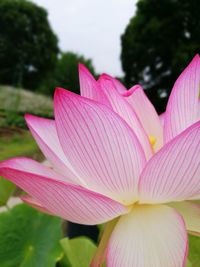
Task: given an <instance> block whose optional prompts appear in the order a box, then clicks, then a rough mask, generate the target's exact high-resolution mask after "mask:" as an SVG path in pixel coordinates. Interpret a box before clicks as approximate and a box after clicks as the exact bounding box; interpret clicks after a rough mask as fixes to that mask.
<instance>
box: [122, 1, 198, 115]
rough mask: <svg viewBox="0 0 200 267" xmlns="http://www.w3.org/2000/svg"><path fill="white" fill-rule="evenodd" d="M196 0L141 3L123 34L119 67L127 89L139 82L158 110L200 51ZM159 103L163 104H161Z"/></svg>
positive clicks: (162, 109) (161, 109)
mask: <svg viewBox="0 0 200 267" xmlns="http://www.w3.org/2000/svg"><path fill="white" fill-rule="evenodd" d="M199 14H200V3H199V1H198V0H160V1H157V0H140V1H139V2H138V4H137V12H136V15H135V16H134V17H133V18H132V19H131V20H130V23H129V24H128V26H127V28H126V30H125V33H124V34H123V35H122V38H121V40H122V53H121V59H122V66H123V70H124V72H125V82H126V84H127V85H128V86H131V85H133V84H135V83H138V82H139V83H141V84H142V85H143V86H144V88H145V89H147V90H146V92H147V94H148V95H149V96H150V98H151V100H152V101H153V102H154V104H156V105H157V109H158V110H159V111H160V112H163V111H164V108H163V103H164V102H166V100H167V99H166V98H165V99H159V95H160V93H165V92H166V94H167V95H169V93H170V91H171V89H172V86H173V83H174V82H175V80H176V78H177V76H178V75H179V74H180V72H181V71H182V69H183V68H184V67H185V66H186V65H187V64H188V62H189V61H190V60H191V59H192V57H193V56H194V54H196V53H198V52H200V45H199V44H200V20H199ZM161 100H162V101H161Z"/></svg>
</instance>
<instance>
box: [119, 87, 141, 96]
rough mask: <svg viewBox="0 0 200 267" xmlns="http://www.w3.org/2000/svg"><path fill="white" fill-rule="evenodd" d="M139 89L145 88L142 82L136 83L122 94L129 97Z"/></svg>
mask: <svg viewBox="0 0 200 267" xmlns="http://www.w3.org/2000/svg"><path fill="white" fill-rule="evenodd" d="M137 90H142V91H144V89H143V88H142V86H141V85H140V84H135V85H133V86H132V87H131V88H130V89H129V90H127V91H125V92H124V93H123V94H122V95H123V96H124V97H129V96H131V95H132V94H133V93H134V92H135V91H137Z"/></svg>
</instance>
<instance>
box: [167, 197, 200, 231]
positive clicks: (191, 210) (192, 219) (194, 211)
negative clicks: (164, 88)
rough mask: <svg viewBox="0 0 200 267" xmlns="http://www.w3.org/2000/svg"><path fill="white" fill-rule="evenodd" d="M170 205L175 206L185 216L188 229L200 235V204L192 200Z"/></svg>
mask: <svg viewBox="0 0 200 267" xmlns="http://www.w3.org/2000/svg"><path fill="white" fill-rule="evenodd" d="M170 206H171V207H173V208H175V209H176V210H177V212H178V213H179V214H181V216H182V217H183V219H184V221H185V225H186V229H187V231H189V232H190V233H191V234H194V235H195V234H197V235H200V204H196V203H193V202H191V201H182V202H173V203H170Z"/></svg>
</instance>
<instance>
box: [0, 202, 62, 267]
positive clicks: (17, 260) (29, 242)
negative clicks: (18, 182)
mask: <svg viewBox="0 0 200 267" xmlns="http://www.w3.org/2000/svg"><path fill="white" fill-rule="evenodd" d="M61 237H62V233H61V220H60V219H58V218H56V217H52V216H48V215H45V214H42V213H40V212H37V211H36V210H34V209H32V208H30V207H28V206H26V205H24V204H21V205H18V206H16V207H14V208H12V209H11V210H9V211H7V212H3V213H0V263H1V267H14V266H20V267H22V266H23V267H31V266H33V267H34V266H35V267H36V266H37V267H54V266H55V264H56V262H57V261H58V260H59V259H60V258H61V257H62V251H61V248H60V246H59V240H60V239H61Z"/></svg>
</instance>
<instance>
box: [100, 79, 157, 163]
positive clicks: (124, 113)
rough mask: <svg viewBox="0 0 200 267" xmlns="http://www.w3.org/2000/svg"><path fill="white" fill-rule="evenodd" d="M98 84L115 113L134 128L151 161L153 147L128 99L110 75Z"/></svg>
mask: <svg viewBox="0 0 200 267" xmlns="http://www.w3.org/2000/svg"><path fill="white" fill-rule="evenodd" d="M98 82H99V84H100V85H101V88H102V90H103V91H104V93H105V95H106V96H107V98H108V100H109V102H110V104H111V106H112V109H113V111H115V112H116V113H117V114H118V115H119V116H120V117H122V118H123V119H124V120H125V121H126V122H127V123H128V125H129V126H130V127H131V128H132V130H133V131H134V133H135V134H136V136H137V138H138V140H139V141H140V144H141V145H142V148H143V150H144V152H145V155H146V158H147V159H149V158H150V157H151V156H152V155H153V151H152V147H151V144H150V142H149V137H148V135H147V134H146V132H145V131H144V128H143V126H142V124H141V123H140V120H139V118H138V116H137V114H136V113H135V111H134V110H133V108H132V107H131V105H130V104H129V103H128V102H127V101H126V99H125V98H124V97H123V96H122V95H121V94H120V93H119V92H118V91H117V90H116V88H115V85H114V83H113V80H112V79H110V77H109V76H108V75H101V77H100V78H99V80H98Z"/></svg>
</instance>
